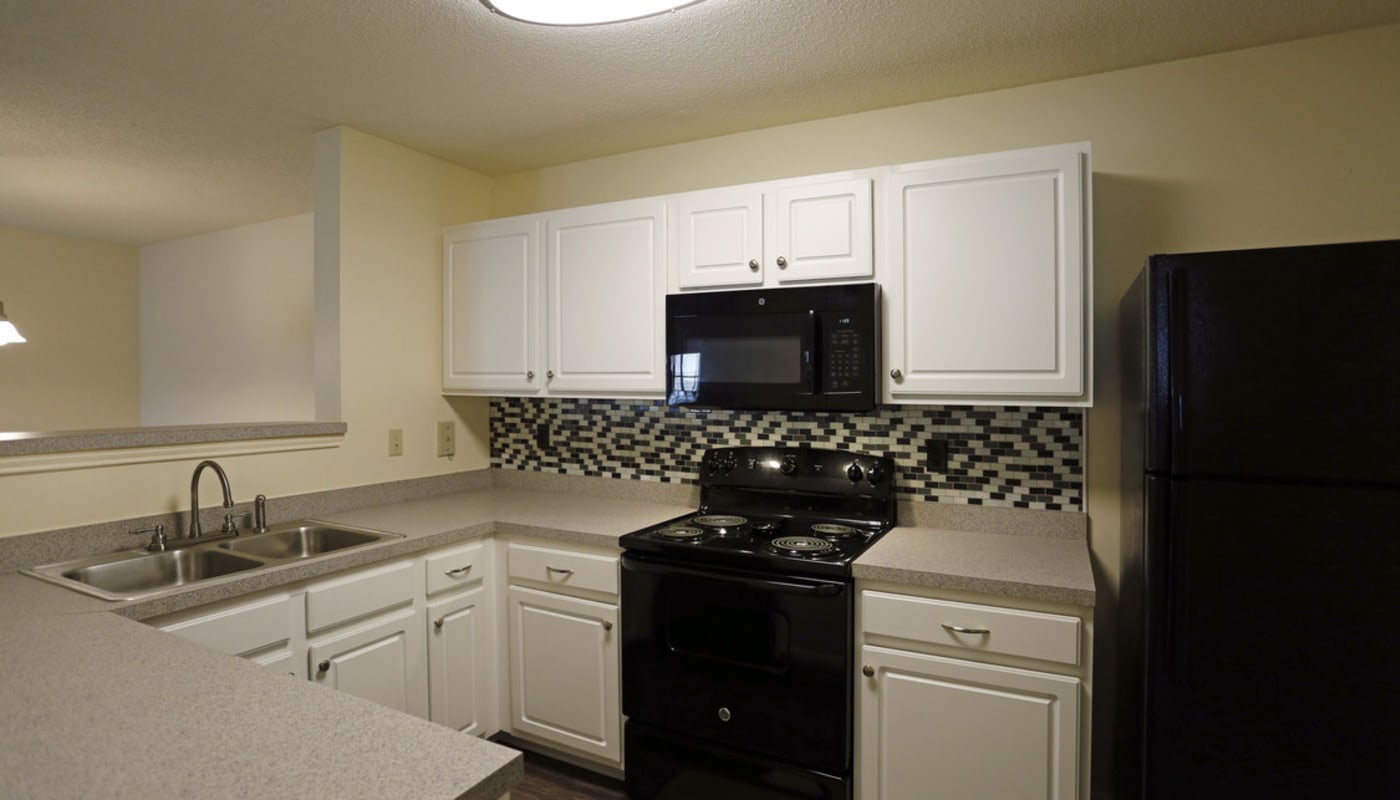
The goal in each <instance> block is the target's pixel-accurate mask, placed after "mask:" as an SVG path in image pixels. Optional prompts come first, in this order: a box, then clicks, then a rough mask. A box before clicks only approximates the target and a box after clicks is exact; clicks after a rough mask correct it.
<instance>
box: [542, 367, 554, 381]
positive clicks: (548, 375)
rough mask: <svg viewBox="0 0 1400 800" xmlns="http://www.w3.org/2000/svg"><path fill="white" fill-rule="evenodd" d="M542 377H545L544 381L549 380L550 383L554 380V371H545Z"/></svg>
mask: <svg viewBox="0 0 1400 800" xmlns="http://www.w3.org/2000/svg"><path fill="white" fill-rule="evenodd" d="M544 377H545V380H550V381H552V380H554V370H552V369H547V370H545V372H544Z"/></svg>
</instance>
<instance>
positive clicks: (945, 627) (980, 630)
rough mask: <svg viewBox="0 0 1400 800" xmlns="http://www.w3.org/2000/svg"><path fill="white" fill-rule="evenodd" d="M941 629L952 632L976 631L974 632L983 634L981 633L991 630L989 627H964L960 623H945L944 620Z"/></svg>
mask: <svg viewBox="0 0 1400 800" xmlns="http://www.w3.org/2000/svg"><path fill="white" fill-rule="evenodd" d="M943 630H945V631H949V632H952V633H976V634H983V633H991V632H992V631H991V629H989V628H964V627H963V626H961V625H949V624H948V623H946V622H945V623H943Z"/></svg>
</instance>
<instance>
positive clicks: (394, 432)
mask: <svg viewBox="0 0 1400 800" xmlns="http://www.w3.org/2000/svg"><path fill="white" fill-rule="evenodd" d="M389 455H391V456H401V455H403V428H390V429H389Z"/></svg>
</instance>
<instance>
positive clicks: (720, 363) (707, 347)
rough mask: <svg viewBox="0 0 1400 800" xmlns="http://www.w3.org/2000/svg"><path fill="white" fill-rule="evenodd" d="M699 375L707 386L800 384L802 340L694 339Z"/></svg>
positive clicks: (690, 345)
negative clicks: (717, 384) (709, 384)
mask: <svg viewBox="0 0 1400 800" xmlns="http://www.w3.org/2000/svg"><path fill="white" fill-rule="evenodd" d="M685 350H686V355H690V354H692V353H693V354H695V356H696V359H695V361H696V363H695V373H696V374H698V375H699V376H700V378H701V379H702V380H703V381H705V382H706V383H800V382H801V381H802V337H800V336H744V337H737V336H735V337H720V336H716V337H707V338H700V337H696V338H692V339H686V341H685Z"/></svg>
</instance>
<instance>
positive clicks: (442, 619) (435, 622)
mask: <svg viewBox="0 0 1400 800" xmlns="http://www.w3.org/2000/svg"><path fill="white" fill-rule="evenodd" d="M445 622H447V617H438V618H437V619H435V620H433V627H434V628H437V629H438V630H442V626H443V623H445Z"/></svg>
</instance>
